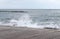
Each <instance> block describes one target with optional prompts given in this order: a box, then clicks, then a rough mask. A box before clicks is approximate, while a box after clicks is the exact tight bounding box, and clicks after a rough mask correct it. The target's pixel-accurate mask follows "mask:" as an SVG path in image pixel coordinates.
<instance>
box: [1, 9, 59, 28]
mask: <svg viewBox="0 0 60 39" xmlns="http://www.w3.org/2000/svg"><path fill="white" fill-rule="evenodd" d="M0 25H5V26H14V27H30V28H45V27H51V28H60V9H0Z"/></svg>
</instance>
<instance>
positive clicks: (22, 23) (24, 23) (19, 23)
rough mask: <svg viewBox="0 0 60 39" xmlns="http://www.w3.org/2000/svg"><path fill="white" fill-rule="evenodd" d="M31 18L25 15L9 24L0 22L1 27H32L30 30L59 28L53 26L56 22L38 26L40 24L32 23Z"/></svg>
mask: <svg viewBox="0 0 60 39" xmlns="http://www.w3.org/2000/svg"><path fill="white" fill-rule="evenodd" d="M32 22H33V21H32V19H31V16H30V15H29V14H23V15H22V16H21V17H20V18H18V19H17V20H16V19H11V20H10V21H9V23H4V24H3V23H2V22H0V25H9V26H15V27H30V28H44V27H52V28H59V27H58V25H57V24H55V25H54V24H53V23H54V22H47V23H50V24H47V25H45V23H42V22H40V23H42V24H43V25H38V22H35V23H32Z"/></svg>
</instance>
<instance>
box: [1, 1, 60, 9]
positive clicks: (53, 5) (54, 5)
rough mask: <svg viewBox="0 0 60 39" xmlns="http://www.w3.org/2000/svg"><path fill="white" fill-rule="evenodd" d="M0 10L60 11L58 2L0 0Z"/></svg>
mask: <svg viewBox="0 0 60 39" xmlns="http://www.w3.org/2000/svg"><path fill="white" fill-rule="evenodd" d="M0 9H60V0H0Z"/></svg>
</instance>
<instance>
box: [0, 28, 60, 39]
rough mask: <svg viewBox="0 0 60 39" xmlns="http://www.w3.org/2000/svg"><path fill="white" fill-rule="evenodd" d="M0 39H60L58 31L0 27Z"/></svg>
mask: <svg viewBox="0 0 60 39" xmlns="http://www.w3.org/2000/svg"><path fill="white" fill-rule="evenodd" d="M0 39H60V31H59V30H52V29H33V28H22V27H21V28H17V27H0Z"/></svg>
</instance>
